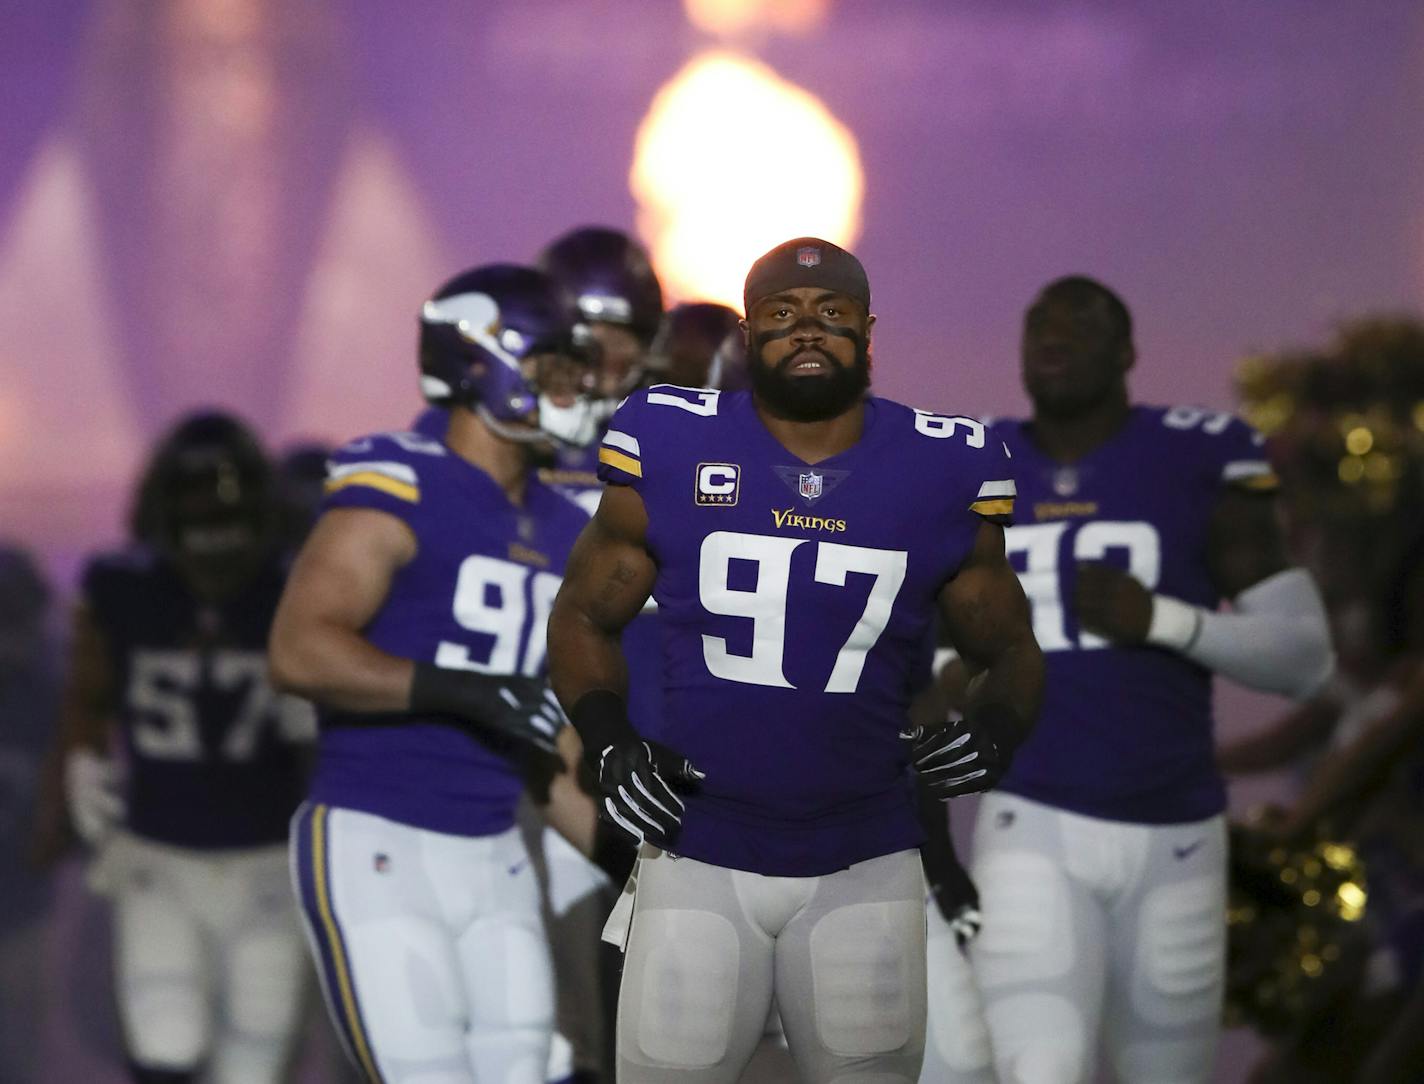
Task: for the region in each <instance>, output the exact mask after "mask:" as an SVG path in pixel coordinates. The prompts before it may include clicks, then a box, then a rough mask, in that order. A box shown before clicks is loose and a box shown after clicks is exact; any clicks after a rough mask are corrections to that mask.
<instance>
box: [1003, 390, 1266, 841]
mask: <svg viewBox="0 0 1424 1084" xmlns="http://www.w3.org/2000/svg"><path fill="white" fill-rule="evenodd" d="M990 439H991V440H994V441H996V442H997V441H1000V440H1002V441H1003V442H1004V443H1005V444H1006V446H1007V447H1008V448H1009V450H1010V451H1011V452H1012V454H1013V462H1014V474H1015V480H1016V481H1017V483H1018V493H1019V503H1018V516H1017V522H1016V525H1015V526H1013V527H1011V528H1010V529H1009V530H1008V531H1007V532H1006V534H1005V548H1006V549H1007V551H1008V555H1009V561H1010V563H1011V564H1013V565H1014V567H1015V569H1016V570H1017V571H1018V573H1019V578H1020V582H1022V584H1023V587H1024V593H1025V594H1026V595H1027V596H1028V600H1029V604H1030V606H1031V607H1032V609H1033V630H1034V636H1035V637H1036V638H1037V640H1038V645H1039V647H1040V648H1042V649H1043V655H1044V662H1045V665H1046V668H1047V674H1046V683H1045V687H1044V701H1043V710H1042V711H1041V712H1040V714H1039V719H1038V725H1037V727H1036V728H1035V730H1034V732H1033V734H1032V736H1031V737H1030V738H1029V740H1028V741H1027V742H1025V743H1024V745H1023V746H1022V748H1020V749H1019V751H1018V752H1017V754H1016V755H1015V757H1014V762H1013V765H1012V767H1011V768H1010V769H1009V772H1008V774H1007V775H1006V776H1005V778H1004V780H1003V782H1002V783H1001V784H1000V787H1001V788H1002V789H1003V790H1006V791H1010V792H1012V793H1015V794H1021V795H1023V796H1024V797H1026V798H1031V799H1033V800H1035V801H1039V802H1045V803H1047V804H1049V805H1052V806H1055V807H1057V808H1059V809H1066V810H1070V811H1072V812H1075V813H1082V814H1084V815H1086V816H1090V817H1102V818H1105V819H1108V820H1121V821H1131V822H1135V823H1140V824H1180V823H1186V822H1188V821H1197V820H1202V819H1204V818H1206V817H1210V816H1214V815H1215V814H1217V813H1219V812H1221V810H1222V809H1223V808H1224V807H1225V805H1226V793H1225V788H1224V787H1223V786H1222V782H1221V779H1220V776H1219V775H1218V774H1217V771H1216V766H1215V761H1214V757H1213V748H1212V711H1211V675H1210V673H1209V672H1208V671H1207V670H1205V669H1204V668H1202V667H1201V666H1198V665H1197V664H1196V663H1194V662H1192V661H1191V660H1190V659H1187V658H1185V657H1184V656H1182V655H1179V654H1177V653H1176V652H1173V651H1168V650H1166V649H1164V648H1158V647H1147V646H1143V647H1127V646H1121V647H1120V646H1114V645H1111V644H1109V643H1108V642H1107V641H1105V640H1104V639H1102V638H1101V637H1099V636H1096V635H1094V634H1093V633H1091V632H1088V631H1087V630H1085V629H1083V628H1081V627H1080V626H1079V624H1078V619H1077V615H1076V614H1075V612H1074V608H1073V601H1072V600H1073V592H1074V585H1075V579H1076V572H1077V566H1078V564H1079V563H1081V562H1103V563H1106V564H1110V565H1113V566H1114V567H1117V568H1119V569H1122V570H1124V571H1126V572H1128V573H1130V574H1131V575H1132V576H1133V577H1135V578H1136V579H1137V580H1139V581H1140V582H1141V583H1142V584H1144V585H1145V586H1146V587H1147V589H1148V590H1150V591H1154V592H1158V593H1161V594H1164V595H1170V596H1172V597H1173V598H1178V599H1182V600H1183V601H1185V602H1190V603H1192V604H1194V605H1197V606H1204V607H1206V608H1208V609H1213V610H1214V609H1216V607H1217V604H1218V603H1219V602H1220V598H1219V597H1218V595H1217V592H1216V589H1215V588H1214V587H1213V586H1212V581H1211V578H1210V575H1209V572H1208V567H1207V545H1208V531H1209V526H1210V522H1211V518H1212V513H1213V510H1214V509H1215V507H1216V504H1217V501H1218V500H1219V499H1220V497H1221V494H1222V492H1223V490H1224V489H1225V488H1226V487H1233V486H1234V487H1239V488H1243V489H1247V490H1256V491H1268V490H1270V489H1273V488H1274V487H1275V485H1276V478H1275V475H1274V473H1273V472H1272V470H1271V466H1270V463H1269V462H1268V461H1267V460H1266V455H1265V451H1264V448H1263V447H1262V445H1263V441H1262V439H1261V437H1260V435H1259V434H1257V433H1256V432H1254V431H1253V430H1252V429H1251V428H1250V427H1249V426H1247V425H1245V424H1244V423H1242V422H1241V421H1239V420H1237V419H1236V418H1234V417H1233V416H1232V415H1230V414H1224V413H1216V412H1211V411H1205V410H1201V409H1198V408H1196V407H1174V408H1172V409H1163V408H1160V407H1146V406H1140V407H1136V408H1134V409H1133V411H1132V413H1131V414H1130V415H1129V417H1128V421H1127V423H1126V425H1124V426H1123V428H1122V429H1121V430H1120V431H1119V432H1118V433H1117V434H1116V435H1115V436H1113V437H1112V438H1111V439H1110V440H1108V441H1107V442H1106V443H1105V444H1103V445H1101V446H1100V447H1098V448H1096V449H1094V450H1093V451H1092V452H1090V453H1089V454H1088V455H1086V456H1085V457H1083V458H1082V459H1081V460H1079V461H1078V462H1076V463H1073V464H1069V465H1064V464H1059V463H1056V462H1054V461H1053V460H1051V459H1049V458H1048V457H1047V456H1045V455H1044V454H1043V453H1042V452H1041V451H1040V450H1039V449H1038V446H1037V445H1036V444H1034V443H1033V441H1032V439H1031V438H1030V436H1029V432H1028V429H1027V428H1026V423H1024V422H1021V421H1011V420H1007V419H1006V420H1003V421H999V422H997V423H995V424H994V425H993V427H992V428H991V430H990Z"/></svg>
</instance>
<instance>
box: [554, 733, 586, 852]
mask: <svg viewBox="0 0 1424 1084" xmlns="http://www.w3.org/2000/svg"><path fill="white" fill-rule="evenodd" d="M558 746H559V751H558V757H559V761H560V765H561V768H560V770H559V771H557V772H555V773H554V776H553V778H552V779H551V780H550V781H549V800H548V802H547V803H546V804H545V805H544V807H543V810H544V819H545V820H547V821H548V822H549V824H550V826H551V827H552V828H553V829H554V831H556V832H558V833H559V835H561V836H563V837H564V838H565V839H566V840H568V841H569V842H570V843H572V844H573V845H574V847H575V848H577V849H578V852H579V853H580V854H582V855H583V856H584V857H585V858H593V857H594V833H595V831H596V829H597V825H598V807H597V805H596V804H595V803H594V800H593V798H592V796H590V795H589V793H588V792H587V791H585V790H584V789H583V787H581V786H579V782H578V775H579V761H580V760H581V759H582V757H583V744H582V743H581V742H580V741H579V737H578V734H577V733H576V732H575V731H574V728H573V727H569V726H566V727H564V729H563V730H561V731H560V732H559V738H558Z"/></svg>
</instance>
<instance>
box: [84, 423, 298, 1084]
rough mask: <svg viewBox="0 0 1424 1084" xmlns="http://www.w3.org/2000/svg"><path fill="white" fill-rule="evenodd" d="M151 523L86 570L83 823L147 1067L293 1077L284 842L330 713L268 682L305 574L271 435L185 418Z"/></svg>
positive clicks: (171, 1077)
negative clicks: (291, 543)
mask: <svg viewBox="0 0 1424 1084" xmlns="http://www.w3.org/2000/svg"><path fill="white" fill-rule="evenodd" d="M132 527H133V536H134V538H135V544H134V545H132V546H131V547H129V548H127V549H125V550H122V551H119V552H115V553H107V554H103V555H100V556H98V557H96V558H94V559H93V560H92V561H90V563H89V565H88V567H87V569H86V570H85V572H84V576H83V585H82V589H81V601H80V603H79V606H78V608H77V611H76V613H75V619H74V620H75V625H74V638H73V645H72V659H71V666H70V672H69V677H68V686H67V690H66V694H65V698H64V704H63V708H62V713H61V723H60V727H61V735H62V742H63V746H64V749H65V750H66V752H65V761H64V774H65V790H66V793H67V797H68V806H69V812H70V818H71V821H72V823H73V824H74V826H75V827H76V829H77V830H78V832H79V833H80V835H81V836H82V837H83V838H84V839H85V840H87V841H88V842H90V843H91V844H93V845H95V846H96V847H98V848H99V857H98V859H97V860H96V863H95V866H94V867H93V871H92V877H91V880H92V883H94V884H95V885H96V887H99V888H101V889H102V890H104V891H106V892H107V893H108V894H109V895H111V896H112V899H113V906H114V937H115V960H116V969H117V981H118V995H119V997H118V1002H119V1015H120V1019H121V1023H122V1025H123V1032H124V1039H125V1044H126V1047H127V1054H128V1057H129V1059H130V1063H131V1072H132V1075H133V1079H134V1080H135V1081H139V1082H141V1084H147V1082H165V1084H178V1082H183V1081H190V1080H196V1079H197V1078H198V1076H199V1074H200V1073H202V1074H205V1075H204V1079H209V1080H214V1081H231V1082H238V1081H242V1082H247V1081H277V1080H279V1079H281V1077H282V1075H283V1073H284V1071H285V1068H286V1062H287V1058H288V1055H289V1051H290V1047H291V1042H292V1037H293V1033H294V1030H295V1028H296V1026H297V1024H298V1022H299V1019H300V1010H301V1004H302V999H303V990H304V986H305V981H306V975H307V971H306V968H305V966H304V965H303V963H302V961H301V952H302V949H301V932H300V927H299V925H298V922H297V914H296V909H295V907H294V905H293V902H294V901H293V899H292V894H291V890H290V888H289V886H288V878H287V872H286V847H285V844H284V840H285V837H286V823H287V820H288V819H289V818H290V817H291V815H292V812H293V810H295V808H296V807H297V804H298V803H299V802H300V800H301V794H302V788H303V785H304V772H305V766H306V762H307V757H306V753H305V749H306V747H307V745H308V744H309V742H310V739H311V737H312V719H311V713H310V708H309V706H308V705H305V704H301V703H300V702H297V701H295V700H293V699H292V698H288V697H282V696H278V695H276V694H275V693H274V692H273V690H272V688H271V687H270V686H269V684H268V682H267V657H266V651H265V648H266V641H267V632H268V628H269V626H270V624H271V620H272V614H273V611H274V610H275V609H276V606H277V599H278V596H279V595H280V593H281V590H282V584H283V580H284V576H285V565H284V562H283V559H282V556H281V554H280V552H279V551H278V549H277V548H276V546H275V542H276V539H277V532H278V528H279V522H278V508H277V504H276V500H275V492H274V484H273V477H272V471H271V468H270V466H269V464H268V461H267V458H266V456H265V455H264V453H263V451H262V450H261V448H260V447H259V445H258V443H257V440H256V438H255V437H254V436H253V434H252V433H251V432H250V431H249V430H248V429H247V427H246V426H244V425H243V424H242V423H241V422H239V421H238V420H237V419H236V418H233V417H231V416H229V415H225V414H218V413H204V414H198V415H194V416H192V417H190V418H188V419H186V420H185V421H183V422H181V423H180V424H179V425H178V426H177V427H176V428H175V429H174V430H173V431H172V432H171V433H170V434H169V435H168V436H167V437H166V439H164V441H163V442H162V443H161V444H160V445H159V447H158V449H157V451H156V452H155V453H154V455H153V458H152V461H151V463H150V464H149V466H148V468H147V471H146V474H145V476H144V479H143V482H142V485H141V487H140V490H139V495H138V499H137V501H136V502H135V508H134V513H133V523H132ZM111 728H116V729H117V731H118V734H117V737H118V740H119V744H120V745H121V747H122V750H123V758H122V770H121V769H120V765H119V763H118V762H116V761H115V760H113V759H111V758H110V757H109V755H108V753H109V747H110V739H111Z"/></svg>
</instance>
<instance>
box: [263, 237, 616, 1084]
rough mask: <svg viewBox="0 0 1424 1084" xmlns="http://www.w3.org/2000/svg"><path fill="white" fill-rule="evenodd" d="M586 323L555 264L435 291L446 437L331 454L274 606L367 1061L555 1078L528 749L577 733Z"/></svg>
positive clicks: (562, 779)
mask: <svg viewBox="0 0 1424 1084" xmlns="http://www.w3.org/2000/svg"><path fill="white" fill-rule="evenodd" d="M573 321H574V317H573V314H572V312H570V311H568V310H567V309H566V308H565V307H564V305H563V303H562V301H561V300H560V299H559V296H558V294H557V292H556V291H555V289H554V287H553V284H552V283H551V282H550V280H549V279H548V278H547V277H546V276H545V275H543V274H541V273H540V272H538V271H535V270H533V269H532V268H525V267H518V266H513V265H507V264H501V265H490V266H486V267H480V268H475V269H474V270H471V271H467V272H465V273H463V274H461V275H457V276H456V277H455V278H453V279H451V280H450V281H449V282H447V283H446V284H445V285H444V286H442V287H441V288H440V289H439V290H438V291H437V292H436V294H435V296H434V297H433V298H431V299H430V300H429V301H427V302H426V303H425V305H424V306H423V308H422V310H421V315H420V372H421V389H422V391H423V392H424V393H425V396H426V398H427V399H428V400H429V401H430V402H431V403H432V404H433V405H435V406H437V407H442V408H445V409H448V410H449V412H450V418H449V424H448V426H446V427H444V428H443V431H444V433H445V437H444V439H443V440H434V439H431V438H429V437H426V436H422V435H420V434H418V433H408V432H396V433H383V434H378V435H375V436H369V437H365V438H362V439H360V440H355V441H352V442H351V443H349V444H347V445H346V446H345V447H343V448H341V449H340V450H339V451H337V452H336V454H335V455H334V456H333V457H332V460H331V464H330V469H329V472H328V478H327V482H326V497H325V502H324V505H323V510H322V513H321V515H320V518H319V519H318V520H317V523H316V526H315V528H314V529H313V530H312V533H311V535H310V537H309V538H308V540H307V542H306V544H305V546H304V547H303V549H302V552H301V554H300V555H299V556H298V558H297V561H296V564H295V566H294V567H293V570H292V575H291V578H290V580H289V582H288V586H287V590H286V593H285V594H284V595H283V597H282V603H281V605H280V607H279V608H278V611H277V617H276V621H275V623H274V624H273V628H272V650H271V660H272V672H273V675H274V677H275V678H276V680H277V682H278V683H279V684H280V685H281V686H283V687H285V688H288V689H292V690H296V691H300V692H302V693H303V694H305V695H307V696H310V697H311V698H312V699H314V700H316V701H317V702H318V704H319V706H320V709H321V711H320V734H319V739H318V759H317V766H316V773H315V777H314V779H313V782H312V787H311V793H310V796H309V798H308V801H307V802H306V803H305V804H304V805H303V806H302V808H301V809H300V810H299V811H298V813H297V815H296V817H294V818H293V821H292V834H291V843H292V870H293V876H294V878H295V879H296V887H297V891H298V894H299V896H300V898H301V903H302V910H303V914H304V917H305V919H306V921H307V925H308V928H309V932H310V935H311V936H310V943H311V947H312V952H313V956H314V958H315V959H316V962H317V963H318V965H319V968H318V969H319V973H320V974H321V976H322V978H323V989H324V992H325V994H326V997H327V1003H328V1008H329V1009H330V1012H331V1016H332V1019H333V1022H334V1023H335V1025H336V1027H337V1031H338V1033H339V1034H340V1035H341V1037H342V1040H343V1042H344V1044H345V1046H346V1049H347V1052H348V1053H349V1054H350V1056H351V1059H352V1060H353V1062H354V1063H355V1064H356V1066H357V1067H358V1068H359V1069H360V1071H361V1073H362V1074H363V1076H364V1077H365V1078H366V1079H369V1080H371V1081H384V1082H387V1084H399V1082H402V1081H411V1080H434V1079H439V1080H442V1081H450V1082H451V1084H457V1082H473V1081H477V1080H478V1081H486V1080H489V1081H500V1082H501V1084H542V1081H543V1080H544V1071H545V1066H546V1061H547V1058H548V1051H549V1043H550V1037H551V1032H552V1027H553V1011H554V1005H553V988H552V975H551V971H550V966H551V965H550V960H549V950H548V945H547V943H546V940H545V936H544V930H543V925H542V921H541V918H540V912H539V896H538V887H537V884H536V882H535V879H534V872H533V870H532V869H531V865H530V859H529V855H528V852H527V851H526V850H525V847H524V843H523V841H522V837H521V835H520V833H519V831H518V829H517V828H516V826H515V808H516V805H517V803H518V800H519V797H520V794H521V792H522V790H523V788H524V782H525V775H524V769H525V768H527V767H529V766H530V758H533V757H546V756H554V755H555V753H556V749H557V748H559V747H560V746H561V745H562V746H563V747H564V748H568V747H569V743H573V746H575V747H576V745H577V743H576V742H575V741H574V739H573V734H572V732H571V731H568V729H567V727H565V726H564V725H563V717H562V715H561V713H560V712H559V710H558V706H557V705H556V704H555V703H554V701H553V697H552V694H550V693H549V692H548V687H547V684H546V683H545V681H544V678H543V674H544V656H545V651H544V645H545V639H544V630H545V624H546V621H547V618H548V612H549V607H550V606H551V605H552V603H553V600H554V594H555V592H556V591H557V590H558V586H559V576H560V572H561V571H562V569H563V567H564V561H565V558H566V557H567V555H568V552H569V549H570V547H571V546H572V545H573V541H574V538H575V537H576V536H577V535H578V532H579V529H580V528H581V527H582V526H583V524H584V523H585V522H586V521H587V514H586V513H584V512H583V511H582V510H580V509H579V507H578V506H577V505H576V504H575V503H574V502H573V501H572V500H570V499H569V498H567V497H565V496H564V495H562V494H560V493H558V492H556V491H555V490H553V489H550V488H549V487H547V486H545V485H543V484H541V483H540V482H539V481H538V479H537V478H536V477H535V473H534V471H535V467H536V465H537V463H538V462H539V461H540V460H541V459H542V458H543V457H545V456H547V455H549V454H551V452H552V444H551V442H552V441H553V440H554V439H555V438H554V437H553V436H552V434H551V433H550V432H549V430H548V428H547V427H546V426H545V425H541V416H543V417H544V420H545V421H546V422H547V420H548V419H547V416H546V415H547V409H546V408H547V407H554V408H558V409H559V410H560V411H562V412H563V413H565V414H566V413H567V412H568V411H571V410H576V409H579V408H580V405H581V404H586V399H585V397H584V396H583V395H582V394H581V393H582V389H584V388H585V387H586V386H588V385H589V384H590V383H591V377H592V371H591V369H590V366H589V360H590V359H589V358H588V357H587V356H585V355H584V354H583V353H582V351H581V350H580V349H579V348H578V347H577V346H576V345H575V341H574V323H573ZM561 731H562V732H563V733H564V735H565V736H564V737H563V738H562V741H561ZM576 755H577V754H576V752H574V751H573V750H572V749H570V750H569V762H570V763H576V762H575V761H574V759H573V758H574V757H576ZM553 774H554V780H553V782H552V783H551V784H550V786H551V790H552V789H558V788H562V789H564V790H565V791H567V792H568V793H567V794H566V796H565V797H566V798H567V800H568V801H567V804H568V805H570V806H572V807H577V806H578V803H579V802H582V809H583V813H584V817H585V822H586V823H585V826H584V827H585V831H584V837H583V838H582V839H580V840H579V842H581V843H582V844H583V845H584V846H585V848H587V846H588V845H589V843H590V841H591V837H592V829H593V825H594V824H595V823H596V822H595V817H594V811H593V804H592V801H591V800H590V799H588V798H587V796H581V792H579V791H578V788H577V785H576V784H575V783H574V780H573V776H572V775H571V774H570V773H568V772H555V773H553Z"/></svg>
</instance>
